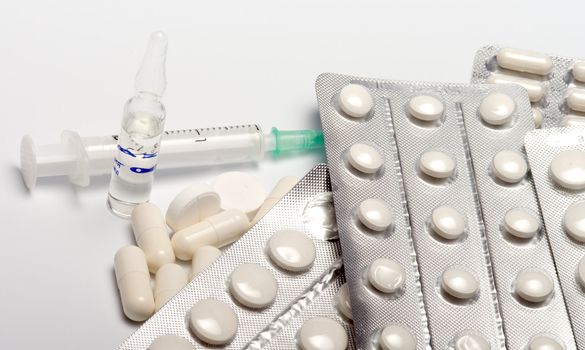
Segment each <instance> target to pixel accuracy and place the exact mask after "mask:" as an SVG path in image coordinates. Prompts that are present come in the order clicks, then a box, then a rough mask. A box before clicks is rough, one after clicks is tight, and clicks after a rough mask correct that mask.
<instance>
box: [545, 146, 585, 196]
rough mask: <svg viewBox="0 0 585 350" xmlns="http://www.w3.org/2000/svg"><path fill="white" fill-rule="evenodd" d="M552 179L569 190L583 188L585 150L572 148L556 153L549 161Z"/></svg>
mask: <svg viewBox="0 0 585 350" xmlns="http://www.w3.org/2000/svg"><path fill="white" fill-rule="evenodd" d="M550 175H551V177H552V179H553V181H554V182H555V183H556V184H557V185H559V186H561V187H564V188H567V189H569V190H584V189H585V151H579V150H572V151H564V152H561V153H559V154H557V155H556V156H555V157H554V158H553V160H552V162H551V163H550Z"/></svg>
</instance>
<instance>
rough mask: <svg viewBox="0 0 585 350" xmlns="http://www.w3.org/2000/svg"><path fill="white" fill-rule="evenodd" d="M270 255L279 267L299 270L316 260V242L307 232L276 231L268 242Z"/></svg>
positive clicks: (308, 266) (309, 265)
mask: <svg viewBox="0 0 585 350" xmlns="http://www.w3.org/2000/svg"><path fill="white" fill-rule="evenodd" d="M267 248H268V256H269V257H270V259H271V260H272V261H273V262H274V263H275V264H276V265H278V266H279V267H281V268H283V269H285V270H288V271H292V272H299V271H304V270H307V269H309V268H310V267H311V266H312V265H313V262H314V261H315V244H313V240H312V239H311V238H309V236H307V235H306V234H304V233H303V232H300V231H296V230H282V231H278V232H275V233H274V234H273V235H272V236H271V237H270V239H269V240H268V244H267Z"/></svg>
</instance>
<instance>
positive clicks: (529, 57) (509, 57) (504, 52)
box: [496, 48, 553, 75]
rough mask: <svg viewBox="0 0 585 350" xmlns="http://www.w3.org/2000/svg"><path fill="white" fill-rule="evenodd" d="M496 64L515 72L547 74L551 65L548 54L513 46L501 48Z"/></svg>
mask: <svg viewBox="0 0 585 350" xmlns="http://www.w3.org/2000/svg"><path fill="white" fill-rule="evenodd" d="M496 59H497V62H498V66H500V67H502V68H504V69H508V70H513V71H516V72H522V73H530V74H536V75H548V74H549V73H550V72H551V70H552V67H553V62H552V59H551V57H550V56H549V55H547V54H544V53H541V52H535V51H528V50H522V49H514V48H502V49H500V51H498V54H497V57H496Z"/></svg>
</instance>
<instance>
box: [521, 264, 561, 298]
mask: <svg viewBox="0 0 585 350" xmlns="http://www.w3.org/2000/svg"><path fill="white" fill-rule="evenodd" d="M514 284H515V286H514V290H515V292H516V294H517V295H518V296H519V297H520V298H522V299H524V300H525V301H528V302H531V303H542V302H543V301H545V300H546V299H548V298H549V297H550V296H551V294H552V293H553V290H554V284H553V281H552V280H551V278H550V277H548V276H547V275H546V274H545V273H544V272H541V271H533V270H526V271H522V272H520V273H519V274H518V276H516V280H515V281H514Z"/></svg>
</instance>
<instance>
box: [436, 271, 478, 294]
mask: <svg viewBox="0 0 585 350" xmlns="http://www.w3.org/2000/svg"><path fill="white" fill-rule="evenodd" d="M441 289H443V291H444V292H446V293H447V294H449V295H451V296H452V297H455V298H458V299H470V298H472V297H473V296H474V295H476V294H477V292H478V291H479V282H478V281H477V279H476V278H475V276H474V275H473V274H472V273H471V272H469V271H467V270H465V269H463V268H461V267H457V266H453V267H450V268H448V269H447V270H445V272H443V275H442V276H441Z"/></svg>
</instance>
